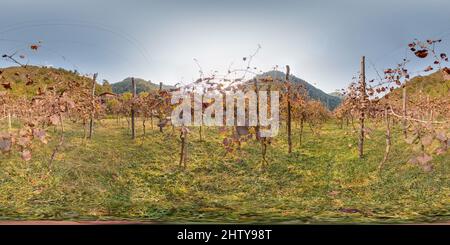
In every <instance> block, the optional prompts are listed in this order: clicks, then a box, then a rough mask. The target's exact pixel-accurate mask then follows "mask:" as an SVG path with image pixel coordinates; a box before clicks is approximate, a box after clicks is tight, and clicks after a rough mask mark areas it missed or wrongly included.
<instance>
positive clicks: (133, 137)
mask: <svg viewBox="0 0 450 245" xmlns="http://www.w3.org/2000/svg"><path fill="white" fill-rule="evenodd" d="M131 89H132V93H133V97H132V98H131V138H132V139H135V138H136V128H135V114H136V112H135V108H134V100H135V98H136V82H135V81H134V77H132V78H131Z"/></svg>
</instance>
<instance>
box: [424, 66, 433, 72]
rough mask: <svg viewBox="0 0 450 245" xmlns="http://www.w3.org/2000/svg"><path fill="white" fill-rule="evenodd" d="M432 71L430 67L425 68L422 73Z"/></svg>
mask: <svg viewBox="0 0 450 245" xmlns="http://www.w3.org/2000/svg"><path fill="white" fill-rule="evenodd" d="M432 70H433V67H431V66H428V67H427V68H425V70H424V71H432Z"/></svg>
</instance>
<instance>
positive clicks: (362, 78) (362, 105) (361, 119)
mask: <svg viewBox="0 0 450 245" xmlns="http://www.w3.org/2000/svg"><path fill="white" fill-rule="evenodd" d="M359 86H360V114H359V123H360V130H359V142H358V149H359V158H362V157H363V155H364V131H365V129H364V119H365V116H366V115H365V110H366V103H367V101H366V99H367V95H366V67H365V57H364V56H363V57H361V74H360V84H359Z"/></svg>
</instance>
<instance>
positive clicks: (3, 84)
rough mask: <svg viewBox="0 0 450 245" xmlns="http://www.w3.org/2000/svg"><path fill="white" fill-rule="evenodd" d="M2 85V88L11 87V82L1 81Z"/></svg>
mask: <svg viewBox="0 0 450 245" xmlns="http://www.w3.org/2000/svg"><path fill="white" fill-rule="evenodd" d="M2 86H3V88H5V89H12V88H11V83H10V82H9V83H2Z"/></svg>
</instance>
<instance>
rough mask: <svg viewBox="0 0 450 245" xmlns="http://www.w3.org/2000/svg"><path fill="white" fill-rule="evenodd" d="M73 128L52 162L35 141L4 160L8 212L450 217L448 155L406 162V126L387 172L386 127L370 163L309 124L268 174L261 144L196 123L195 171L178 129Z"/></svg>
mask: <svg viewBox="0 0 450 245" xmlns="http://www.w3.org/2000/svg"><path fill="white" fill-rule="evenodd" d="M138 124H140V123H138ZM1 125H2V126H3V125H4V124H3V123H2V124H1ZM66 128H67V133H66V142H65V144H64V147H63V148H62V151H61V152H60V153H59V154H57V157H56V160H55V161H54V163H53V165H52V166H50V167H49V166H48V160H49V157H50V155H51V151H52V149H53V147H54V144H55V142H53V143H51V144H50V145H49V146H46V147H40V148H39V147H38V148H36V149H35V150H34V157H33V159H32V160H31V161H30V162H28V163H25V162H23V161H21V160H20V158H19V156H18V155H16V154H12V155H0V219H56V220H110V219H129V220H153V221H168V222H225V223H227V222H258V223H269V222H284V223H305V222H306V223H323V222H338V223H347V222H376V223H381V222H418V221H438V220H448V218H449V216H450V202H449V198H448V197H449V195H450V188H449V174H450V172H449V168H448V167H449V159H450V155H449V154H447V155H444V156H440V157H437V158H436V159H435V160H434V164H435V165H434V166H435V168H434V171H432V172H431V173H425V172H423V171H422V170H421V169H419V168H418V167H416V166H412V165H410V164H407V163H406V161H407V159H408V151H406V150H404V149H405V147H406V146H405V144H404V142H403V140H402V137H401V136H400V133H399V130H398V129H396V130H395V134H394V138H393V139H394V142H393V152H392V154H391V159H390V160H389V161H388V162H387V164H386V167H385V170H384V172H383V173H382V175H381V176H379V175H378V174H377V172H376V169H377V165H378V163H379V161H380V160H381V159H382V157H383V152H384V145H383V144H380V143H379V142H383V139H384V138H383V137H384V136H383V132H382V130H380V131H378V132H376V133H375V134H374V135H373V137H372V139H371V140H368V142H367V146H366V152H367V153H366V158H365V159H364V160H359V159H358V156H357V155H358V154H357V149H356V145H357V138H356V137H355V136H353V135H352V134H347V132H348V131H349V130H350V129H345V128H344V129H339V128H338V127H337V126H336V125H335V124H333V123H330V124H327V125H325V127H324V128H323V130H322V132H321V135H320V136H314V135H313V134H312V133H311V132H310V131H309V130H305V138H304V144H303V146H301V147H299V144H298V140H299V139H298V135H297V132H298V129H297V128H295V131H294V133H296V134H295V137H294V146H295V147H294V152H293V154H291V155H288V154H287V144H286V139H285V138H286V137H285V132H281V135H280V136H279V137H277V138H276V139H275V140H274V142H273V144H272V145H271V146H270V149H269V159H270V165H269V166H268V168H267V169H266V170H265V171H263V170H261V162H260V155H259V153H260V145H259V144H257V143H255V142H253V143H249V144H246V145H244V146H243V149H242V151H241V152H240V153H238V154H235V155H228V156H225V151H224V150H223V148H222V146H221V139H219V138H218V137H217V135H218V134H217V131H216V129H213V128H211V129H208V130H205V131H204V137H205V138H206V140H205V141H203V142H200V141H199V137H198V130H197V129H193V130H192V133H191V134H190V135H189V137H190V143H189V162H188V167H187V169H183V168H180V167H178V166H177V165H178V151H179V137H178V134H173V132H172V130H171V129H167V130H166V132H164V133H162V134H161V133H159V132H158V130H157V129H156V127H155V129H154V130H150V129H149V128H150V126H149V125H148V126H147V129H148V131H150V132H148V134H147V137H145V138H144V137H141V136H139V137H138V138H137V139H136V140H135V141H132V140H131V139H130V135H129V133H128V130H127V129H126V122H125V120H122V122H121V123H117V122H116V121H115V120H113V119H106V120H102V121H101V122H100V123H98V124H97V128H96V131H95V135H94V138H93V140H92V141H89V142H84V143H83V142H82V135H83V133H82V128H81V127H80V126H79V125H75V124H70V123H67V125H66ZM282 128H284V127H282ZM138 132H139V134H140V133H141V128H138ZM53 137H54V139H55V140H54V141H57V140H56V137H57V135H53ZM349 145H352V147H349Z"/></svg>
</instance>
